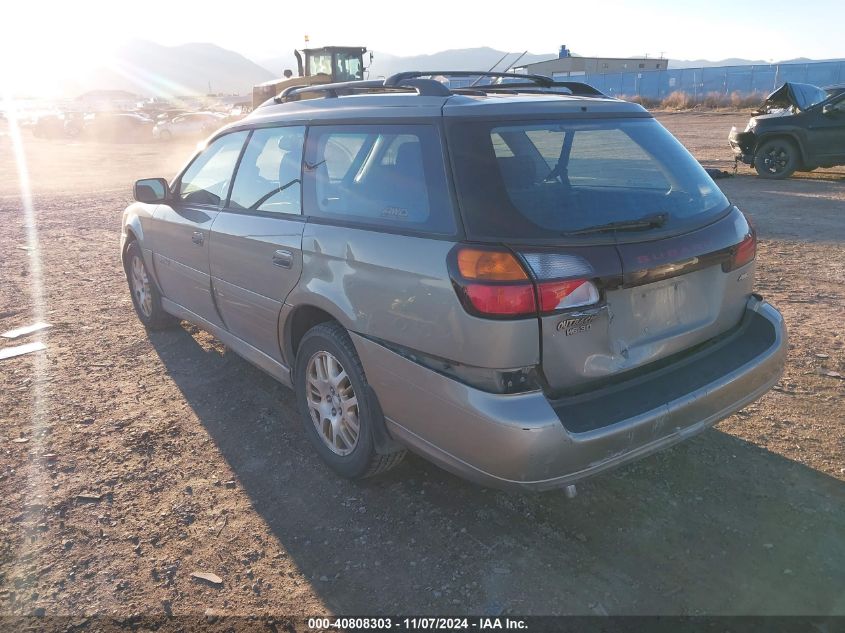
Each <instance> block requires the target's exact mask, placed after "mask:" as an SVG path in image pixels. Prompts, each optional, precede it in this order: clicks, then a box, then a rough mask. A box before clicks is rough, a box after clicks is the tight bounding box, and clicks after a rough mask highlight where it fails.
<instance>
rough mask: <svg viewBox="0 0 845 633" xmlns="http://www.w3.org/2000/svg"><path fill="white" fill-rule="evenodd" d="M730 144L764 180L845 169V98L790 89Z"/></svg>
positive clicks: (769, 101) (777, 94)
mask: <svg viewBox="0 0 845 633" xmlns="http://www.w3.org/2000/svg"><path fill="white" fill-rule="evenodd" d="M728 140H729V142H730V144H731V149H732V150H733V153H734V155H735V157H736V160H737V161H741V162H743V163H746V164H747V165H752V166H753V167H754V169H755V170H756V171H757V174H758V175H760V176H761V177H763V178H776V179H779V178H789V177H790V176H791V175H792V174H793V173H795V172H796V171H812V170H814V169H817V168H819V167H834V166H836V165H845V92H839V91H837V90H835V89H831V88H828V89H827V90H825V89H822V88H819V87H817V86H811V85H809V84H799V83H785V84H784V85H783V86H781V87H780V88H778V89H777V90H775V91H774V92H773V93H772V94H770V95H769V96H768V97H767V98H766V100H765V102H764V103H763V105H762V106H761V107H760V108H759V109H758V110H755V111H754V113H753V115H752V117H751V120H750V121H749V122H748V125H747V126H746V127H745V130H744V131H742V132H740V131H739V130H738V129H737V128H736V127H733V128H731V131H730V134H729V135H728Z"/></svg>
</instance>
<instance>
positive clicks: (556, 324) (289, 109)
mask: <svg viewBox="0 0 845 633" xmlns="http://www.w3.org/2000/svg"><path fill="white" fill-rule="evenodd" d="M424 75H425V74H424V73H404V74H402V75H397V76H394V77H391V78H388V79H387V80H384V81H383V82H382V81H370V82H354V83H349V84H340V85H335V86H329V87H327V88H325V89H317V90H316V92H317V96H319V93H320V90H325V93H323V94H325V95H327V96H331V97H334V98H325V99H310V100H303V101H298V100H296V99H297V96H298V93H297V92H296V91H292V93H291V94H289V95H286V96H283V97H280V98H279V99H277V101H279V102H280V103H278V104H277V105H267V106H264V107H261V108H258V109H256V110H255V111H254V112H253V113H252V114H251V115H250V116H248V117H247V118H245V119H243V120H242V121H239V122H237V123H235V124H232V125H230V126H228V127H226V128H224V129H222V130H220V131H218V132H217V133H216V134H215V135H214V136H213V138H211V139H210V140H209V141H208V143H207V144H206V145H205V147H204V148H203V149H201V150H200V151H199V152H198V153H197V154H196V155H194V156H193V157H192V158H191V160H190V161H189V162H188V164H187V165H186V167H185V168H184V169H183V170H182V171H181V172H180V173H179V175H178V176H177V177H176V178H175V180H173V182H172V183H170V184H168V183H167V181H166V180H164V179H162V178H154V179H145V180H139V181H138V182H137V183H136V184H135V198H136V200H137V202H135V203H133V204H132V205H130V206H129V207H128V208H127V209H126V210H125V212H124V213H123V217H122V237H121V257H122V261H123V264H124V267H125V270H126V276H127V280H128V284H129V289H130V292H131V296H132V301H133V305H134V307H135V310H136V312H137V314H138V317H139V318H140V320H141V322H142V323H143V324H144V325H145V326H146V327H148V328H150V329H156V328H163V327H168V326H172V325H173V324H174V323H176V322H177V321H178V320H180V319H184V320H187V321H190V322H192V323H195V324H197V325H199V326H200V327H202V328H204V329H206V330H208V331H209V332H211V333H212V334H214V335H215V336H216V337H218V338H219V339H220V340H221V341H222V342H224V343H225V344H226V345H227V346H228V347H229V348H230V349H232V350H234V351H236V352H237V353H238V354H240V355H242V356H243V357H244V358H246V359H247V360H249V361H250V362H252V363H254V364H255V365H257V366H258V367H260V368H262V369H263V370H264V371H266V372H267V373H269V374H270V375H272V376H274V377H275V378H276V379H277V380H279V381H280V382H281V383H283V384H285V385H287V386H289V387H292V388H293V389H294V390H295V392H296V395H297V401H298V406H299V411H300V414H301V417H302V422H303V425H304V429H305V433H306V434H307V436H308V438H309V440H310V441H311V443H312V444H313V446H314V448H315V450H316V452H317V453H318V454H319V456H320V457H321V458H322V459H323V460H325V462H326V463H327V464H328V465H329V466H331V467H332V468H333V469H334V470H335V471H336V472H337V473H339V474H340V475H343V476H346V477H352V478H358V477H366V476H369V475H374V474H376V473H379V472H381V471H384V470H386V469H387V468H390V467H391V466H393V465H395V464H396V463H397V462H398V461H399V460H400V459H401V457H402V455H403V454H404V451H405V449H411V450H413V451H415V452H417V453H419V454H421V455H423V456H425V457H426V458H428V459H430V460H432V461H433V462H435V463H437V464H439V465H440V466H442V467H444V468H446V469H448V470H450V471H452V472H455V473H457V474H460V475H462V476H464V477H467V478H469V479H472V480H475V481H478V482H481V483H484V484H488V485H492V486H499V487H510V488H528V489H548V488H557V487H563V486H569V485H571V484H572V483H573V482H574V481H576V480H578V479H580V478H582V477H586V476H589V475H593V474H596V473H598V472H601V471H604V470H605V469H608V468H610V467H613V466H618V465H620V464H623V463H626V462H629V461H631V460H634V459H638V458H640V457H643V456H645V455H648V454H650V453H653V452H655V451H657V450H660V449H663V448H665V447H667V446H670V445H672V444H675V443H676V442H679V441H681V440H684V439H686V438H688V437H690V436H692V435H694V434H696V433H698V432H700V431H702V430H704V429H706V428H708V427H710V426H711V425H713V424H714V423H715V422H717V421H719V420H720V419H722V418H724V417H726V416H728V415H730V414H731V413H733V412H735V411H737V410H738V409H741V408H742V407H744V406H745V405H747V404H748V403H750V402H752V401H754V400H755V399H757V398H759V397H760V396H761V395H763V394H764V393H765V392H766V391H767V390H768V389H769V388H770V387H772V385H774V384H775V383H776V382H777V381H778V379H779V377H780V375H781V371H782V368H783V363H784V358H785V355H786V348H787V346H786V329H785V326H784V322H783V319H782V318H781V316H780V314H779V313H778V312H777V310H775V309H774V308H773V307H772V306H771V305H769V304H768V303H766V302H765V301H764V300H763V299H762V298H761V297H760V296H759V295H756V294H754V292H753V280H754V268H755V252H756V235H755V232H754V229H753V227H752V225H751V224H750V223H749V221H748V220H747V218H746V217H745V215H743V213H742V212H741V211H740V210H739V209H737V207H736V206H734V205H732V204H731V203H730V202H729V201H728V199H727V198H726V197H725V195H724V194H723V193H722V192H721V191H720V190H719V188H718V186H717V185H716V184H715V183H714V182H713V180H712V179H711V178H710V177H709V176H708V175H707V173H706V172H705V171H704V170H703V168H702V167H701V166H700V165H699V164H698V162H697V161H696V160H695V159H694V158H693V157H692V156H691V155H690V154H689V153H688V152H687V151H686V150H685V149H684V147H683V146H682V145H681V144H680V143H679V142H678V141H677V140H676V139H675V138H674V137H673V136H672V135H671V134H670V133H669V132H668V131H667V130H666V129H665V128H664V127H662V126H661V125H660V124H659V123H658V122H657V121H656V120H655V119H654V118H653V117H652V116H651V115H650V114H649V113H648V112H647V111H646V110H644V109H643V108H642V107H640V106H639V105H636V104H633V103H626V102H623V101H618V100H616V99H610V98H606V97H604V96H598V95H596V94H595V91H594V89H592V88H590V90H593V94H590V93H588V92H581V91H580V89H579V88H578V86H579V84H572V86H575V88H574V89H573V90H572V92H574V95H560V94H549V93H546V94H538V93H537V92H538V91H537V90H535V89H534V88H535V84H538V85H540V87H541V88H542V89H545V88H546V87H547V86H546V84H551V80H549V79H546V78H542V77H537V76H524V77H521V79H522V80H523V83H521V84H508V85H507V86H501V85H498V86H487V87H485V86H482V87H479V86H474V87H472V88H470V89H467V90H460V89H455V90H449V89H448V88H446V87H445V86H444V85H443V84H441V83H439V82H437V81H434V80H431V79H427V78H426V77H425V76H424ZM558 85H559V84H555V86H558ZM308 90H309V91H310V92H311V93H312V94H313V93H314V92H315V88H314V87H311V88H308ZM363 90H366V91H368V92H370V93H371V94H355V95H349V93H356V92H361V91H363ZM288 99H291V100H292V101H290V102H288ZM570 492H571V490H570Z"/></svg>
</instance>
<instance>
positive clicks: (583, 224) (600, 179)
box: [448, 119, 728, 239]
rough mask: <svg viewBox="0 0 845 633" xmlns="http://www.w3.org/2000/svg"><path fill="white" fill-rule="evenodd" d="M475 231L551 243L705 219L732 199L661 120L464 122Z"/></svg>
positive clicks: (468, 201)
mask: <svg viewBox="0 0 845 633" xmlns="http://www.w3.org/2000/svg"><path fill="white" fill-rule="evenodd" d="M448 142H449V149H450V153H451V155H452V160H453V167H454V172H455V181H456V187H457V192H458V199H459V203H460V207H461V212H462V213H463V216H464V223H465V226H466V229H467V233H468V234H469V235H470V236H471V237H475V238H493V239H502V238H528V239H546V238H553V237H558V236H560V235H561V234H566V233H569V232H573V231H580V230H583V229H588V228H590V227H595V226H599V225H604V224H608V223H611V222H625V221H635V220H637V219H640V218H643V217H646V216H653V215H654V214H665V218H666V221H665V226H666V227H667V228H669V227H675V228H677V227H680V226H682V225H687V224H690V223H696V222H698V221H700V220H703V219H706V218H708V217H710V216H715V215H717V214H719V213H721V212H722V211H724V210H725V209H726V208H727V206H728V200H727V198H725V196H724V194H722V192H721V191H720V190H719V188H718V187H717V186H716V184H715V183H714V182H713V180H712V179H711V178H710V176H708V175H707V172H705V171H704V169H703V168H702V167H701V165H700V164H699V163H698V162H697V161H696V160H695V159H694V158H693V157H692V156H691V155H690V154H689V152H687V150H686V149H685V148H684V147H683V146H682V145H681V144H680V143H679V142H678V141H677V140H676V139H675V138H674V137H673V136H672V135H671V134H670V133H669V132H668V131H667V130H666V129H665V128H664V127H663V126H661V125H660V124H659V123H658V122H657V121H655V120H653V119H591V120H584V121H574V120H571V119H567V120H553V121H549V120H546V121H498V122H491V121H466V120H461V121H456V122H453V123H451V124H450V125H449V127H448Z"/></svg>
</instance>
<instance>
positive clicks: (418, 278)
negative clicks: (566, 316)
mask: <svg viewBox="0 0 845 633" xmlns="http://www.w3.org/2000/svg"><path fill="white" fill-rule="evenodd" d="M453 246H454V242H453V241H450V240H441V239H434V238H429V237H422V236H413V235H400V234H395V233H386V232H384V231H371V230H367V229H361V228H351V227H342V226H333V225H329V224H317V223H312V222H309V223H308V224H307V226H306V227H305V232H304V234H303V237H302V255H303V261H302V277H301V279H300V282H299V284H298V285H297V287H296V288H295V289H294V290H293V291H292V292H291V294H290V295H289V296H288V299H287V303H288V304H290V305H292V306H297V307H299V306H301V305H311V306H314V307H317V308H321V309H323V310H325V311H326V312H328V313H329V314H330V315H332V316H333V317H334V318H336V319H337V320H338V321H340V323H341V324H342V325H343V326H344V327H345V328H346V329H348V330H350V331H352V332H356V333H358V334H362V335H364V336H366V337H369V338H375V339H380V340H382V341H386V342H389V343H392V344H394V345H399V346H402V347H405V348H408V349H410V350H417V351H423V352H425V353H426V354H428V355H431V356H435V357H439V358H443V359H448V360H452V361H455V362H458V363H462V364H466V365H472V366H475V367H485V368H495V369H505V368H514V367H524V366H529V365H536V364H537V363H538V362H539V336H538V324H537V319H536V318H534V317H531V318H527V319H519V320H513V321H495V320H489V319H480V318H477V317H474V316H472V315H470V314H468V313H467V312H466V311H465V310H464V308H463V306H462V305H461V303H460V301H459V300H458V297H457V294H456V293H455V290H454V288H453V287H452V284H451V281H450V278H449V272H448V269H447V256H448V254H449V251H450V250H451V249H452V247H453ZM423 347H424V349H421V348H423ZM365 369H366V368H365Z"/></svg>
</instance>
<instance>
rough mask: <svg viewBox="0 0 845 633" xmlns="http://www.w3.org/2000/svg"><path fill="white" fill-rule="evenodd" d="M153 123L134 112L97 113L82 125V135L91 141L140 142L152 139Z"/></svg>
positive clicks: (87, 118) (88, 117)
mask: <svg viewBox="0 0 845 633" xmlns="http://www.w3.org/2000/svg"><path fill="white" fill-rule="evenodd" d="M152 128H153V122H152V120H150V119H149V118H148V117H145V116H143V115H140V114H136V113H133V112H97V113H95V114H89V115H87V116H86V117H85V119H84V120H83V123H82V135H83V136H84V137H86V138H88V139H91V140H97V141H110V142H138V141H147V140H150V138H151V133H152Z"/></svg>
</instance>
